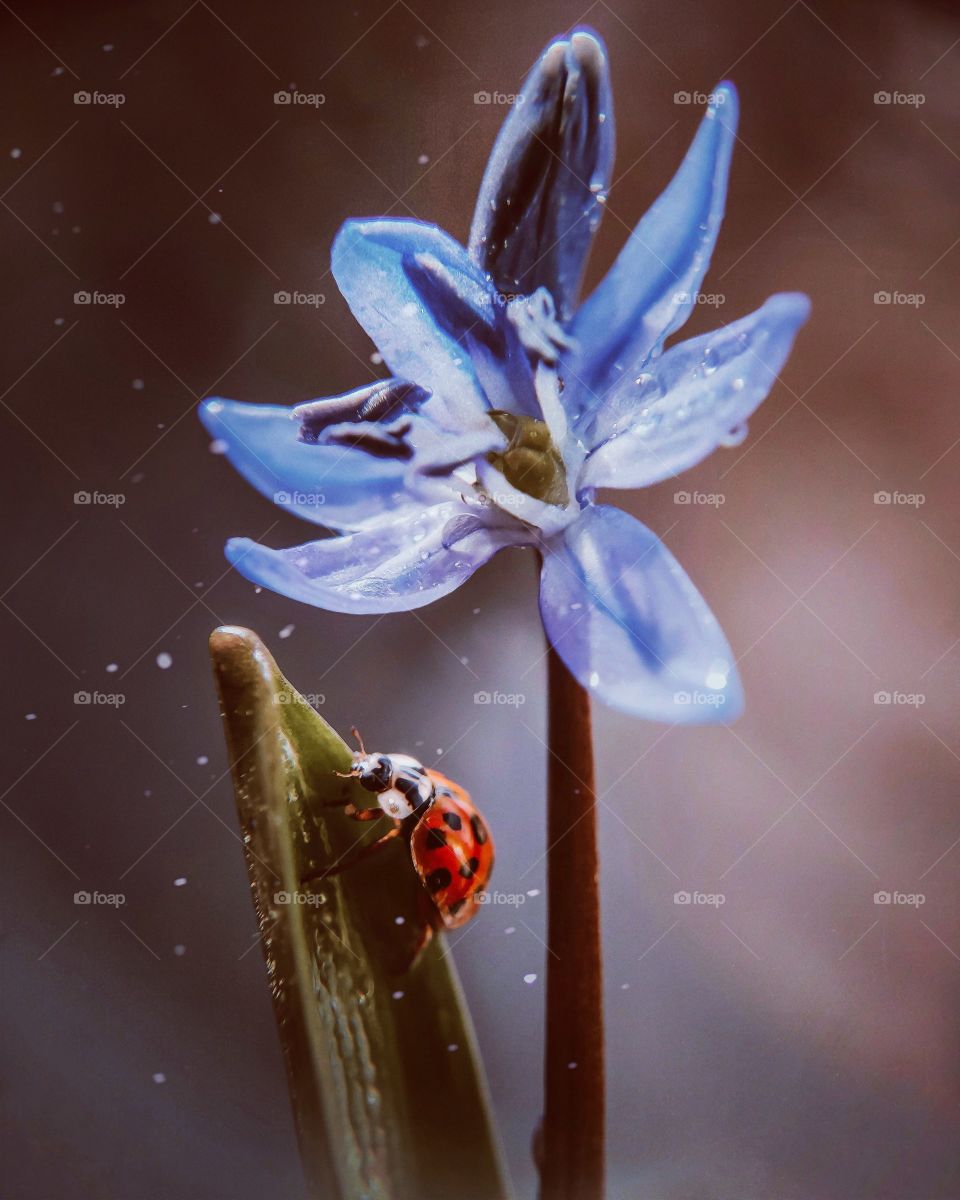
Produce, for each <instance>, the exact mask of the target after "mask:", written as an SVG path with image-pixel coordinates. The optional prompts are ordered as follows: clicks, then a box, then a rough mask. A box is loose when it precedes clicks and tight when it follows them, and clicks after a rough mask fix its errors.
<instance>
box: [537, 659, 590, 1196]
mask: <svg viewBox="0 0 960 1200" xmlns="http://www.w3.org/2000/svg"><path fill="white" fill-rule="evenodd" d="M548 655H549V667H548V676H549V743H550V758H549V769H548V785H547V797H548V799H547V847H548V851H547V889H548V891H547V905H548V916H547V945H548V946H549V948H550V952H549V954H548V956H547V1030H546V1052H545V1079H544V1088H545V1111H544V1118H543V1127H542V1138H541V1144H540V1151H541V1154H540V1158H541V1163H540V1181H541V1190H540V1195H541V1200H601V1198H602V1196H603V1180H604V1138H603V1118H604V1083H603V969H602V962H601V945H600V896H599V890H598V859H597V819H596V803H597V801H596V795H595V785H594V776H593V742H592V737H591V731H590V698H589V696H588V695H587V693H586V692H585V691H584V689H583V688H582V687H581V686H580V685H579V684H578V683H577V681H576V680H575V679H574V678H573V676H572V675H571V674H570V672H569V671H568V670H567V668H566V667H565V666H564V664H563V662H562V660H561V659H560V657H559V656H558V655H557V653H556V652H555V651H554V650H553V648H552V647H551V648H550V650H549V652H548ZM572 1064H576V1065H575V1066H574V1065H572Z"/></svg>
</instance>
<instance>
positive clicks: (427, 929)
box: [397, 921, 433, 975]
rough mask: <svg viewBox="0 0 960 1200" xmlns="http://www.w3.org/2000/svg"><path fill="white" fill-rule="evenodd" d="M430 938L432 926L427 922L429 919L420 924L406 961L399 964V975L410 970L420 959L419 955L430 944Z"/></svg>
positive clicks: (431, 937)
mask: <svg viewBox="0 0 960 1200" xmlns="http://www.w3.org/2000/svg"><path fill="white" fill-rule="evenodd" d="M432 940H433V926H432V925H431V924H430V923H429V921H424V922H423V924H422V925H421V926H420V931H419V935H418V937H417V940H416V942H414V944H413V946H412V947H411V948H410V952H409V954H408V955H407V959H406V961H405V962H404V963H402V964H401V966H400V967H399V969H398V972H397V973H398V974H399V975H406V973H407V972H408V971H412V970H413V968H414V967H415V966H416V965H417V963H418V962H419V961H420V956H421V955H422V954H423V952H424V950H426V948H427V947H428V946H429V945H430V943H431V941H432Z"/></svg>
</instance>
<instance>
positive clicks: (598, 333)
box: [567, 83, 737, 410]
mask: <svg viewBox="0 0 960 1200" xmlns="http://www.w3.org/2000/svg"><path fill="white" fill-rule="evenodd" d="M736 128H737V93H736V89H735V88H734V86H733V84H732V83H721V84H720V86H719V87H718V88H717V89H716V91H715V92H714V93H713V96H712V98H711V101H710V103H709V105H708V107H707V112H706V115H705V116H704V118H703V121H702V122H701V124H700V128H699V130H698V131H697V136H696V137H695V138H694V140H693V144H692V145H691V147H690V149H689V150H688V152H687V156H686V158H685V159H684V160H683V163H682V164H681V166H680V169H679V171H677V173H676V175H675V176H674V177H673V180H672V181H671V183H670V185H669V186H668V187H667V189H666V191H665V192H663V193H662V195H661V196H660V197H659V199H658V200H656V202H655V203H654V204H653V207H652V208H651V209H650V210H649V211H648V212H647V213H646V215H645V216H644V217H643V218H642V219H641V221H640V223H639V225H637V227H636V229H635V230H634V231H633V233H632V234H631V235H630V237H629V238H628V239H627V243H626V245H625V246H624V248H623V250H621V252H620V255H619V257H618V258H617V261H616V262H615V263H614V264H613V267H612V268H611V269H610V271H609V272H608V273H607V275H606V277H605V278H604V279H603V281H602V282H601V283H600V285H599V287H598V288H597V289H596V291H595V292H594V293H593V294H592V295H591V296H590V298H589V299H588V300H587V301H586V302H585V303H584V304H583V305H582V306H581V308H580V310H579V312H578V313H577V316H576V319H575V321H574V324H573V335H574V338H575V339H576V341H577V342H578V343H579V346H580V349H579V351H578V352H575V353H574V354H573V355H572V356H570V360H569V368H570V376H571V379H570V381H569V382H570V385H571V386H570V389H569V395H568V397H567V400H568V403H571V404H577V406H578V407H579V409H581V410H582V409H584V408H589V407H591V406H592V405H594V404H596V403H597V402H598V397H602V394H603V393H604V392H605V391H606V389H607V388H608V387H609V386H610V384H611V383H612V382H613V381H614V380H615V379H616V378H618V376H619V375H621V374H622V373H623V372H625V371H639V370H640V369H641V367H642V366H643V365H644V364H645V363H646V361H647V360H648V359H649V357H650V356H651V355H652V354H655V353H657V352H658V351H659V348H660V347H661V346H662V344H663V341H664V339H665V338H666V337H667V336H668V335H669V334H670V333H672V332H674V330H676V329H679V328H680V326H681V325H682V324H683V323H684V321H686V319H687V317H688V316H689V315H690V312H691V310H692V307H693V304H694V302H695V300H696V296H697V292H698V290H699V288H700V283H701V281H702V280H703V277H704V275H705V274H706V271H707V267H708V266H709V265H710V256H711V254H712V253H713V247H714V243H715V242H716V240H717V234H718V232H719V229H720V222H721V220H722V219H723V208H724V203H725V201H726V195H727V175H728V173H729V170H730V158H731V155H732V152H733V142H734V137H735V135H736Z"/></svg>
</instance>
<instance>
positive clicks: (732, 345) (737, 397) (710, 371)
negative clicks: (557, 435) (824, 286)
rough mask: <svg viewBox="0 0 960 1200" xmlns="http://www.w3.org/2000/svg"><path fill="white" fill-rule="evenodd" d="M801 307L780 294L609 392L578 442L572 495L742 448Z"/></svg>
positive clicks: (800, 318)
mask: <svg viewBox="0 0 960 1200" xmlns="http://www.w3.org/2000/svg"><path fill="white" fill-rule="evenodd" d="M809 315H810V301H809V300H808V299H807V297H806V296H803V295H800V294H798V293H782V294H780V295H777V296H771V297H770V299H769V300H768V301H767V302H766V304H764V305H763V307H762V308H759V309H758V310H757V311H756V312H755V313H751V314H750V316H748V317H744V318H743V319H742V320H740V321H734V322H732V323H731V324H730V325H726V326H724V328H723V329H720V330H716V331H715V332H713V333H708V334H704V335H703V337H697V338H691V339H690V340H689V341H686V342H681V343H680V344H679V345H676V346H672V347H671V348H670V349H669V350H667V352H666V353H665V354H664V355H663V356H662V357H660V358H658V359H656V360H655V361H654V362H653V363H652V364H651V367H650V372H649V373H648V374H644V375H641V376H640V377H639V378H637V379H634V377H633V376H632V375H631V376H629V377H627V376H624V377H623V378H622V379H621V380H620V381H619V382H618V383H615V384H614V385H613V387H612V388H611V389H610V392H609V393H608V395H607V398H606V400H605V401H604V403H603V406H602V407H601V408H600V410H599V411H598V412H597V413H596V415H594V416H593V417H592V418H591V419H590V420H589V421H588V422H587V424H586V426H585V428H584V430H583V437H584V440H585V442H586V444H587V445H588V446H596V447H597V449H595V450H594V451H593V453H592V454H591V455H590V457H589V458H588V459H587V461H586V463H585V465H584V468H583V471H582V472H581V475H580V480H579V487H580V488H581V489H582V488H584V487H591V488H594V487H615V488H627V487H647V486H648V485H649V484H653V483H659V482H660V480H662V479H666V478H668V477H669V476H671V475H676V474H677V473H678V472H679V471H684V470H686V468H687V467H692V466H693V465H694V464H695V463H698V462H700V460H701V459H703V458H706V456H707V455H708V454H710V453H711V452H712V451H713V450H715V449H716V448H717V446H720V445H723V444H724V443H727V444H729V442H730V440H731V439H738V440H742V435H743V434H745V432H746V430H745V422H746V421H747V419H748V417H750V416H752V414H753V413H754V412H755V411H756V409H757V408H758V407H759V405H760V404H761V403H762V401H763V400H765V399H766V396H767V393H768V392H769V391H770V388H771V387H772V386H773V383H774V381H775V379H776V378H777V374H778V372H779V371H780V368H781V367H782V366H783V364H784V362H786V359H787V355H788V354H789V353H790V348H791V346H792V345H793V339H794V337H795V336H796V334H797V330H798V329H799V328H800V326H801V325H802V324H803V323H804V321H806V319H807V317H808V316H809Z"/></svg>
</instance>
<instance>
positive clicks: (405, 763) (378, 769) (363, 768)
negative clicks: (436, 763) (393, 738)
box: [350, 730, 434, 821]
mask: <svg viewBox="0 0 960 1200" xmlns="http://www.w3.org/2000/svg"><path fill="white" fill-rule="evenodd" d="M353 732H354V735H355V737H356V739H357V741H358V742H360V749H359V750H358V751H357V753H356V754H354V756H353V768H352V769H351V771H350V774H351V775H352V776H353V778H354V779H358V780H359V781H360V786H361V787H362V788H365V789H366V790H367V791H368V792H373V793H374V794H375V795H376V797H377V803H378V804H379V805H380V807H381V808H382V809H383V811H384V812H385V813H386V814H387V816H388V817H393V819H394V820H395V821H402V820H403V819H404V818H405V817H410V816H412V815H413V814H414V813H415V812H417V811H419V810H420V809H422V808H423V806H424V805H425V804H430V803H431V802H432V801H433V799H434V790H433V782H432V780H431V779H430V776H429V775H428V773H427V769H426V767H425V766H424V765H423V764H422V763H420V762H418V761H417V760H416V759H415V758H411V757H410V755H409V754H368V753H367V750H366V747H365V746H364V744H363V742H362V741H361V740H360V735H359V734H358V733H357V731H356V730H354V731H353Z"/></svg>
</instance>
